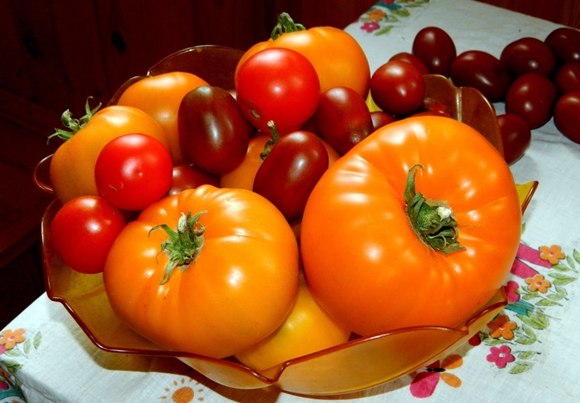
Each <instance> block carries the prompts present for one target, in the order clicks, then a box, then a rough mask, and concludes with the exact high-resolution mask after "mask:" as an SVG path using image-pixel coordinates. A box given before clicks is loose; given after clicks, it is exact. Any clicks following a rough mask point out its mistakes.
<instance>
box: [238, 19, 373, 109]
mask: <svg viewBox="0 0 580 403" xmlns="http://www.w3.org/2000/svg"><path fill="white" fill-rule="evenodd" d="M268 48H288V49H293V50H295V51H297V52H299V53H302V54H303V55H304V56H306V58H307V59H308V60H310V62H311V63H312V65H313V66H314V68H315V69H316V72H317V73H318V79H319V80H320V92H321V93H323V92H325V91H326V90H328V89H330V88H333V87H350V88H352V89H354V90H355V91H357V92H358V93H359V94H361V96H362V97H363V99H366V97H367V94H368V90H369V83H370V66H369V63H368V60H367V57H366V55H365V53H364V52H363V50H362V48H361V46H360V45H359V44H358V42H357V41H356V40H355V39H354V38H353V37H352V36H351V35H350V34H348V33H347V32H345V31H344V30H342V29H338V28H334V27H313V28H310V29H304V27H302V26H301V25H299V24H295V23H294V22H293V21H292V19H291V18H290V16H289V15H288V14H286V13H282V14H280V16H279V17H278V25H277V26H276V28H275V29H274V31H273V32H272V38H270V39H268V40H267V41H264V42H259V43H257V44H255V45H254V46H252V47H251V48H250V49H248V50H247V51H246V53H245V54H244V55H243V56H242V58H241V59H240V61H239V63H238V66H237V68H236V77H237V71H238V69H239V68H240V66H241V65H242V64H243V63H244V62H245V61H246V60H247V59H249V58H250V57H251V56H252V55H254V54H256V53H258V52H259V51H261V50H264V49H268ZM236 87H237V86H236Z"/></svg>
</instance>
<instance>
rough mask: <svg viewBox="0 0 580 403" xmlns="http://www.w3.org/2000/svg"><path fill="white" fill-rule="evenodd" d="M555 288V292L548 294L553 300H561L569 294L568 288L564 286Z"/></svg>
mask: <svg viewBox="0 0 580 403" xmlns="http://www.w3.org/2000/svg"><path fill="white" fill-rule="evenodd" d="M553 290H554V292H553V293H550V294H548V298H549V299H551V300H552V301H560V300H562V299H564V298H566V297H567V296H568V293H567V292H566V289H564V288H562V287H558V286H554V288H553Z"/></svg>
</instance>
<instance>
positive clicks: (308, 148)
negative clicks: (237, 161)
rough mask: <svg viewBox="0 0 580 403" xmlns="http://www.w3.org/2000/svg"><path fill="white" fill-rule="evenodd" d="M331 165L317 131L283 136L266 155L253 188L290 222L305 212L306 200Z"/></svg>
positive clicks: (296, 132) (298, 132) (297, 132)
mask: <svg viewBox="0 0 580 403" xmlns="http://www.w3.org/2000/svg"><path fill="white" fill-rule="evenodd" d="M327 168H328V152H327V150H326V147H324V144H322V142H321V141H320V140H319V139H318V136H316V135H315V134H313V133H310V132H307V131H295V132H292V133H289V134H287V135H285V136H282V137H281V138H280V139H279V140H278V141H277V142H276V144H275V145H274V146H273V147H272V149H271V151H270V153H269V154H268V156H267V157H266V158H265V159H264V161H263V162H262V164H261V165H260V167H259V168H258V171H257V172H256V177H255V178H254V185H253V187H252V190H253V191H254V192H256V193H258V194H260V195H262V196H264V197H265V198H266V199H268V200H270V201H271V202H272V203H273V204H274V205H275V206H276V207H278V209H279V210H280V211H281V212H282V214H283V215H284V217H286V219H287V220H288V222H293V221H294V220H297V219H299V218H300V217H301V216H302V213H303V211H304V206H305V205H306V200H308V196H309V195H310V192H311V191H312V189H313V188H314V185H316V182H318V179H320V177H321V176H322V174H323V173H324V172H325V171H326V169H327Z"/></svg>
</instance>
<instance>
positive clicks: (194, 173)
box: [167, 165, 220, 196]
mask: <svg viewBox="0 0 580 403" xmlns="http://www.w3.org/2000/svg"><path fill="white" fill-rule="evenodd" d="M201 185H212V186H215V187H219V186H220V182H219V179H218V178H217V177H216V176H214V175H212V174H210V173H209V172H206V171H204V170H202V169H200V168H198V167H196V166H195V165H178V166H176V167H173V180H172V181H171V188H170V189H169V191H168V192H167V195H168V196H172V195H175V194H177V193H181V192H182V191H184V190H185V189H195V188H196V187H198V186H201Z"/></svg>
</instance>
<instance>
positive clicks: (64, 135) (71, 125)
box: [48, 97, 102, 141]
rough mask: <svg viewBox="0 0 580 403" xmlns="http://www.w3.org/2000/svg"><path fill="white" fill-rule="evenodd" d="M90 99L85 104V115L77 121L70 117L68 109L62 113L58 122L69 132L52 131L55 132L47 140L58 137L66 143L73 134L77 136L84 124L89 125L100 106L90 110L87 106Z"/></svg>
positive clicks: (61, 130)
mask: <svg viewBox="0 0 580 403" xmlns="http://www.w3.org/2000/svg"><path fill="white" fill-rule="evenodd" d="M91 98H92V97H88V98H87V102H86V103H85V115H84V116H83V117H81V118H79V119H75V118H73V117H72V112H71V111H70V109H67V110H66V111H64V112H63V113H62V115H61V117H60V121H61V122H62V124H63V125H64V127H66V128H67V129H69V130H63V129H54V130H55V132H54V133H53V134H51V135H50V136H48V139H49V140H50V139H51V138H52V137H58V138H60V139H61V140H64V141H66V140H68V139H70V138H71V137H72V136H74V135H75V134H77V133H78V132H79V131H80V130H81V129H82V128H83V127H85V126H86V124H87V123H89V121H90V120H91V118H92V117H93V115H94V114H95V113H97V111H98V110H99V109H100V108H101V105H102V104H101V103H100V102H99V104H98V105H97V106H95V107H94V108H93V109H91V107H90V106H89V99H91Z"/></svg>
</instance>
